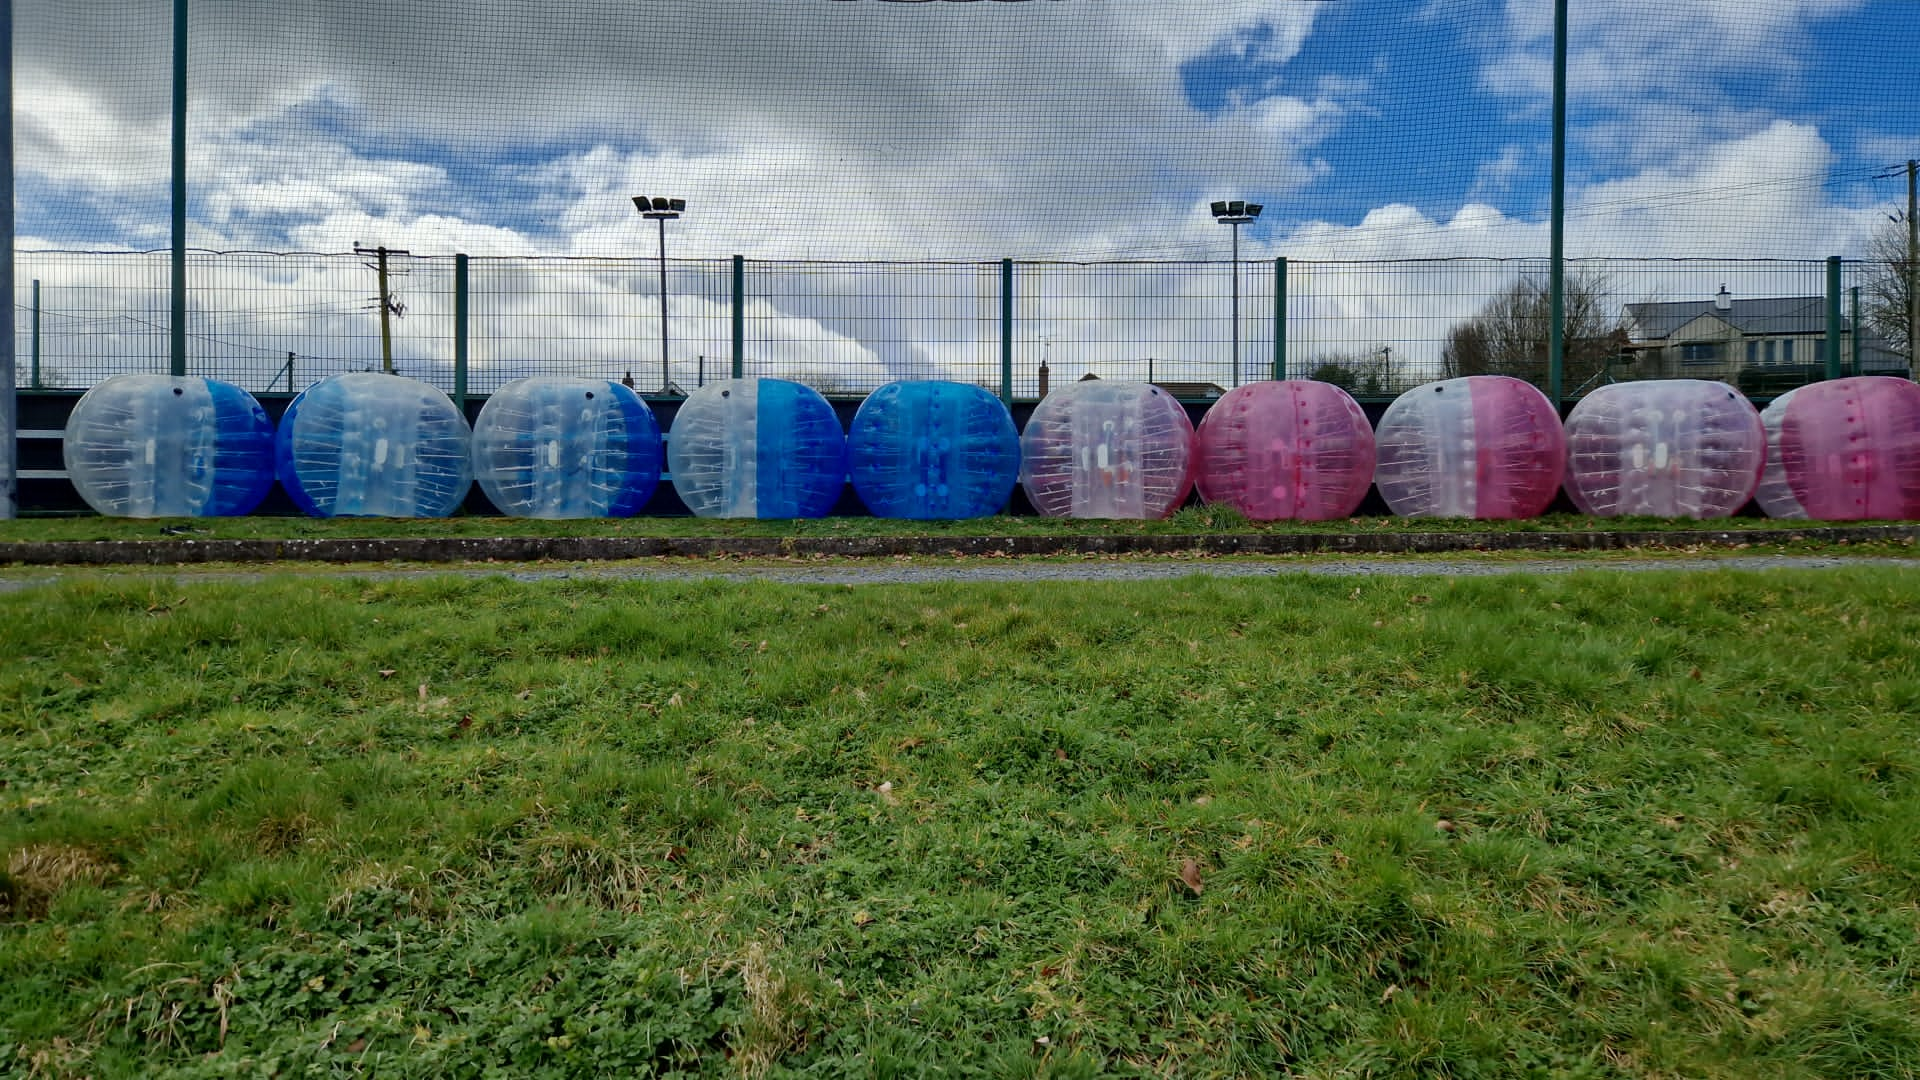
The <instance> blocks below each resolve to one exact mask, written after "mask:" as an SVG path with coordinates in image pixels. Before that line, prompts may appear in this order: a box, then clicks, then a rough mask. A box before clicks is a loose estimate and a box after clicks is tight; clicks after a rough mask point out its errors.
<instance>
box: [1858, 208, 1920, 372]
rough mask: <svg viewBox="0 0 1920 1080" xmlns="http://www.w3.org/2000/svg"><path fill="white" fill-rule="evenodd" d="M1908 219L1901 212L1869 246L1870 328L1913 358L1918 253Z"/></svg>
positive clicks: (1883, 225) (1877, 231)
mask: <svg viewBox="0 0 1920 1080" xmlns="http://www.w3.org/2000/svg"><path fill="white" fill-rule="evenodd" d="M1907 239H1908V237H1907V218H1906V214H1905V213H1904V212H1903V213H1900V214H1897V215H1893V216H1891V217H1890V218H1889V219H1888V220H1886V221H1883V222H1881V223H1880V227H1879V228H1877V229H1875V230H1874V231H1873V239H1872V240H1870V241H1868V243H1867V267H1868V269H1867V273H1868V275H1869V276H1868V278H1867V283H1866V294H1867V295H1866V307H1867V310H1866V311H1865V312H1864V317H1865V321H1866V324H1867V329H1869V330H1871V331H1873V332H1874V334H1876V335H1878V336H1879V338H1880V339H1881V340H1882V341H1885V342H1886V343H1887V348H1889V349H1892V350H1893V351H1894V352H1897V353H1899V354H1900V355H1902V356H1904V357H1906V358H1907V359H1908V360H1909V361H1911V360H1912V359H1913V329H1912V323H1911V322H1910V321H1909V319H1910V317H1911V312H1912V310H1913V309H1912V308H1911V307H1909V306H1908V305H1909V304H1911V303H1912V297H1913V279H1914V274H1915V272H1916V268H1915V266H1914V253H1913V251H1912V250H1910V249H1909V247H1908V244H1907Z"/></svg>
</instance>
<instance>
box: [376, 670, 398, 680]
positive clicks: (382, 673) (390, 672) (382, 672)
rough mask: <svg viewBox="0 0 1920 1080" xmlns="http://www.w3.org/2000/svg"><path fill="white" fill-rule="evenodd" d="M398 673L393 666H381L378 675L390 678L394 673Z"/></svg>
mask: <svg viewBox="0 0 1920 1080" xmlns="http://www.w3.org/2000/svg"><path fill="white" fill-rule="evenodd" d="M399 673H400V672H399V671H398V670H397V669H395V668H390V667H383V668H381V669H380V677H381V678H383V679H391V678H393V677H394V676H395V675H398V674H399Z"/></svg>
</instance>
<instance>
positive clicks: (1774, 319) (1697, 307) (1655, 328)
mask: <svg viewBox="0 0 1920 1080" xmlns="http://www.w3.org/2000/svg"><path fill="white" fill-rule="evenodd" d="M1702 315H1711V316H1713V317H1715V318H1717V319H1719V320H1720V321H1722V322H1724V323H1726V324H1727V325H1729V326H1731V327H1733V328H1734V329H1735V330H1738V331H1740V332H1741V333H1742V334H1745V335H1747V336H1749V337H1753V336H1759V335H1765V334H1824V333H1826V331H1827V298H1826V297H1824V296H1768V297H1757V298H1755V299H1752V300H1735V301H1733V304H1732V306H1731V307H1730V308H1729V309H1728V310H1726V311H1721V310H1719V309H1717V308H1716V307H1714V303H1713V301H1712V300H1682V301H1679V302H1676V303H1659V304H1628V305H1627V317H1628V318H1630V319H1632V320H1633V325H1634V327H1635V330H1636V333H1635V334H1634V339H1635V340H1637V341H1653V340H1658V339H1662V338H1666V337H1668V336H1670V335H1672V333H1673V332H1674V331H1675V330H1678V329H1680V328H1681V327H1683V326H1685V325H1687V324H1688V323H1690V322H1692V321H1693V320H1695V319H1697V318H1699V317H1700V316H1702ZM1840 325H1841V326H1842V328H1845V327H1846V325H1847V322H1846V316H1845V315H1842V316H1841V323H1840Z"/></svg>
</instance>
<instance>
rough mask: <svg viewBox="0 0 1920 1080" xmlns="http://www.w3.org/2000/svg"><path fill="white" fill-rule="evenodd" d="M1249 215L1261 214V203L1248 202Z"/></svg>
mask: <svg viewBox="0 0 1920 1080" xmlns="http://www.w3.org/2000/svg"><path fill="white" fill-rule="evenodd" d="M1247 216H1248V217H1259V216H1260V204H1259V203H1257V202H1250V203H1248V204H1247Z"/></svg>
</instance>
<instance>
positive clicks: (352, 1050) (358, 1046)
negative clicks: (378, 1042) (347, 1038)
mask: <svg viewBox="0 0 1920 1080" xmlns="http://www.w3.org/2000/svg"><path fill="white" fill-rule="evenodd" d="M366 1048H367V1037H366V1036H365V1035H362V1036H360V1037H359V1038H357V1039H355V1040H353V1041H352V1042H350V1043H348V1044H347V1048H346V1050H345V1051H343V1053H348V1054H357V1053H359V1052H360V1051H362V1050H365V1049H366Z"/></svg>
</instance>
